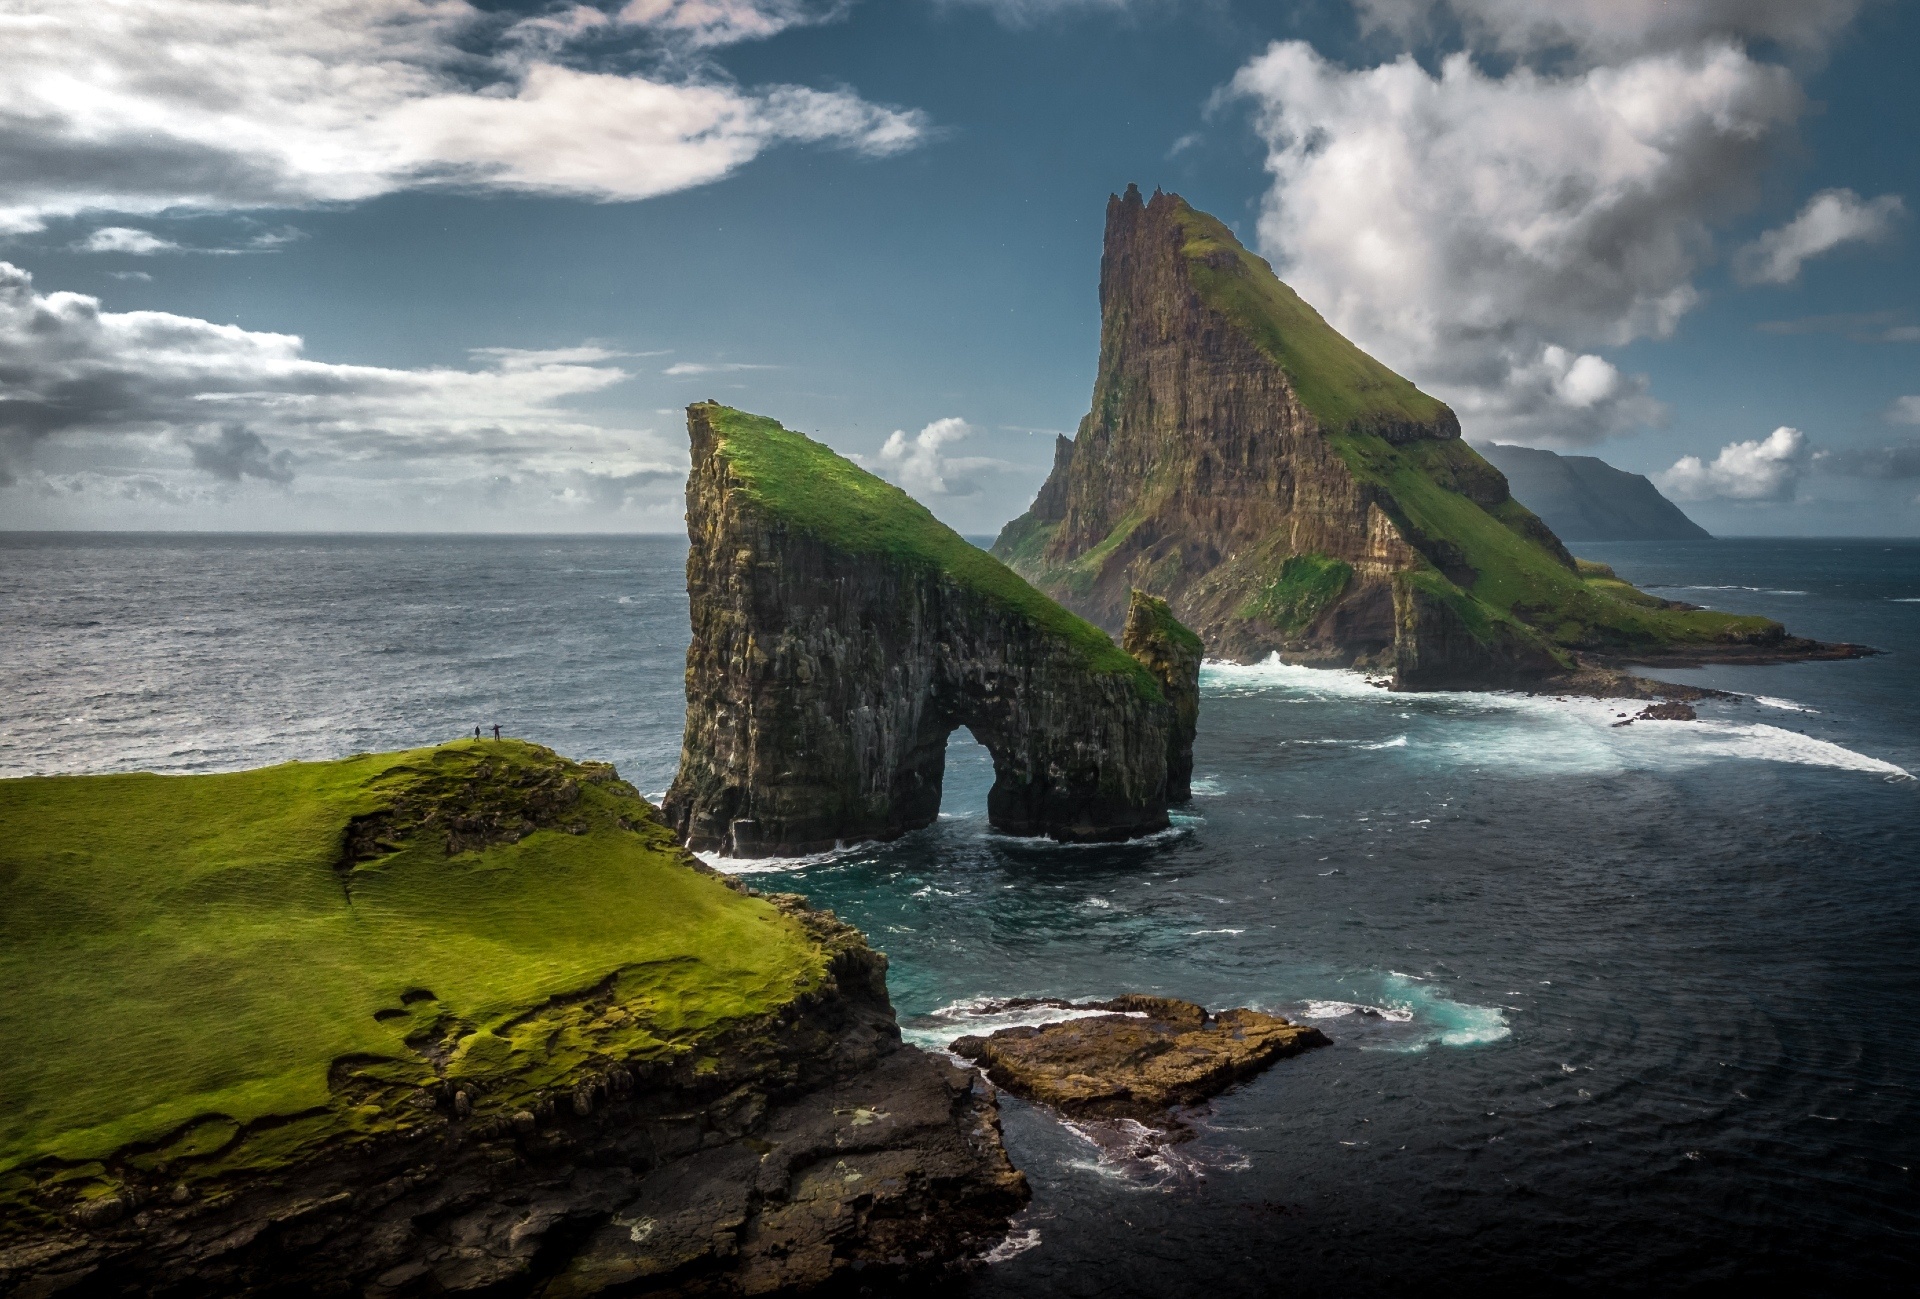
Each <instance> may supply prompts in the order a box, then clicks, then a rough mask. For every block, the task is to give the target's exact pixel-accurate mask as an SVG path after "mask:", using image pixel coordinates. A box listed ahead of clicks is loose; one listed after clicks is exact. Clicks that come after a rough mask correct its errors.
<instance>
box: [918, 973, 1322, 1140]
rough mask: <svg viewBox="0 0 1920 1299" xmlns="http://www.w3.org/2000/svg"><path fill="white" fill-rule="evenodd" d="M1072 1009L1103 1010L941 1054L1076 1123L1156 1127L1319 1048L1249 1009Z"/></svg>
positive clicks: (1138, 1002)
mask: <svg viewBox="0 0 1920 1299" xmlns="http://www.w3.org/2000/svg"><path fill="white" fill-rule="evenodd" d="M1078 1008H1079V1009H1089V1008H1092V1009H1099V1010H1105V1011H1111V1012H1113V1013H1111V1014H1105V1015H1092V1016H1086V1017H1083V1018H1079V1019H1070V1020H1067V1021H1065V1022H1064V1023H1058V1024H1047V1025H1044V1026H1042V1027H1039V1028H1030V1027H1020V1028H1003V1029H1001V1030H1000V1031H998V1032H996V1033H993V1034H991V1035H989V1036H985V1037H963V1038H960V1039H959V1040H958V1041H956V1042H954V1044H953V1045H952V1047H951V1048H950V1049H951V1050H952V1051H953V1053H954V1054H955V1055H958V1056H961V1057H963V1058H965V1059H968V1060H972V1061H974V1062H975V1063H977V1064H979V1065H980V1066H981V1067H982V1068H983V1069H985V1071H986V1074H987V1077H989V1078H991V1079H992V1080H993V1081H994V1082H995V1083H997V1084H999V1085H1000V1086H1001V1087H1004V1088H1006V1089H1007V1090H1008V1091H1010V1092H1012V1093H1013V1094H1014V1095H1016V1096H1019V1097H1022V1098H1024V1099H1026V1100H1031V1101H1036V1102H1038V1103H1040V1104H1042V1105H1048V1106H1051V1107H1053V1108H1054V1109H1056V1110H1059V1111H1060V1112H1061V1113H1063V1114H1067V1115H1071V1116H1074V1117H1084V1118H1107V1119H1111V1118H1132V1119H1140V1120H1143V1121H1147V1122H1153V1121H1156V1120H1158V1121H1161V1122H1165V1121H1166V1120H1167V1118H1168V1115H1169V1111H1171V1110H1173V1109H1175V1108H1177V1107H1181V1106H1188V1105H1197V1104H1199V1103H1200V1102H1202V1101H1204V1100H1206V1099H1208V1098H1209V1097H1212V1096H1215V1095H1218V1094H1219V1093H1220V1092H1222V1091H1224V1090H1226V1089H1227V1088H1228V1087H1230V1086H1232V1085H1233V1084H1234V1083H1236V1082H1239V1081H1241V1080H1242V1079H1245V1078H1250V1077H1252V1076H1253V1075H1254V1074H1257V1073H1259V1072H1260V1071H1261V1070H1263V1069H1265V1068H1266V1067H1267V1066H1268V1065H1270V1064H1272V1063H1273V1062H1274V1061H1276V1060H1280V1059H1283V1058H1285V1057H1286V1056H1290V1055H1298V1054H1299V1053H1301V1052H1302V1051H1307V1050H1310V1049H1312V1048H1313V1047H1316V1046H1326V1045H1328V1040H1327V1037H1326V1035H1325V1034H1324V1033H1322V1032H1321V1031H1320V1030H1319V1029H1317V1028H1312V1027H1310V1026H1306V1025H1300V1024H1292V1023H1289V1022H1288V1021H1286V1020H1284V1019H1281V1018H1279V1017H1277V1016H1274V1015H1266V1014H1262V1013H1261V1012H1259V1011H1257V1010H1222V1011H1218V1012H1215V1013H1212V1014H1209V1013H1208V1012H1207V1011H1206V1009H1205V1008H1203V1007H1201V1006H1198V1005H1195V1004H1194V1003H1193V1002H1190V1001H1179V1000H1175V999H1173V998H1171V997H1148V996H1138V995H1130V996H1124V997H1117V998H1115V999H1114V1000H1112V1001H1106V1002H1090V1003H1085V1004H1084V1005H1082V1006H1080V1007H1078Z"/></svg>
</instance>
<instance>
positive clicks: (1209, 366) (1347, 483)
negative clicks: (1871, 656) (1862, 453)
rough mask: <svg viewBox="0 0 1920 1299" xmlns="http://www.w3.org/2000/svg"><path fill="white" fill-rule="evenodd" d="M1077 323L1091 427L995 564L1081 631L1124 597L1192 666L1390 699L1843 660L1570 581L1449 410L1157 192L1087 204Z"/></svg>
mask: <svg viewBox="0 0 1920 1299" xmlns="http://www.w3.org/2000/svg"><path fill="white" fill-rule="evenodd" d="M1100 305H1101V337H1100V364H1099V371H1098V376H1097V378H1096V380H1095V384H1094V392H1093V405H1092V410H1091V412H1090V413H1089V414H1088V415H1087V416H1086V418H1085V419H1083V420H1082V421H1081V424H1080V429H1079V432H1078V435H1077V436H1076V437H1075V438H1074V439H1073V440H1072V441H1068V440H1066V439H1064V438H1062V439H1061V440H1060V441H1059V442H1058V444H1057V445H1056V448H1055V459H1054V468H1053V473H1052V475H1051V476H1050V477H1049V478H1048V480H1047V482H1046V485H1045V486H1043V487H1042V488H1041V490H1040V493H1039V495H1038V497H1037V498H1036V499H1035V501H1034V503H1033V506H1032V507H1031V508H1030V509H1029V510H1028V512H1027V513H1026V514H1024V515H1022V516H1021V517H1020V518H1018V519H1015V520H1014V521H1013V522H1012V523H1009V524H1008V525H1007V527H1006V529H1005V530H1004V531H1003V532H1002V533H1001V535H1000V537H999V539H998V541H997V542H996V543H995V545H994V548H993V550H994V553H995V554H996V555H998V556H1000V557H1001V558H1002V559H1004V560H1006V561H1007V563H1008V564H1009V565H1010V566H1011V567H1013V568H1014V569H1015V570H1016V571H1017V572H1020V573H1021V574H1023V575H1025V576H1026V577H1028V578H1030V579H1031V580H1032V581H1033V582H1034V583H1035V584H1036V585H1037V586H1039V587H1040V588H1041V589H1042V590H1045V591H1047V592H1049V593H1050V594H1052V595H1054V596H1055V597H1056V598H1058V599H1059V600H1060V601H1061V602H1062V603H1064V604H1066V605H1067V607H1069V608H1070V609H1073V610H1074V611H1076V612H1078V613H1081V614H1083V615H1085V616H1086V617H1087V618H1089V619H1091V620H1092V621H1094V622H1096V623H1099V624H1100V625H1102V626H1106V627H1118V626H1119V625H1120V622H1121V619H1122V618H1123V617H1124V616H1125V613H1126V610H1127V607H1128V601H1129V599H1130V592H1131V590H1132V589H1133V588H1134V587H1139V588H1141V589H1143V590H1145V591H1148V592H1150V593H1152V594H1155V595H1159V596H1162V597H1164V598H1165V599H1166V600H1167V601H1168V602H1169V603H1170V604H1171V606H1172V609H1173V612H1174V613H1175V614H1176V615H1177V616H1178V617H1179V618H1180V619H1181V620H1182V621H1183V622H1185V623H1186V624H1188V625H1189V626H1191V627H1192V628H1194V630H1196V631H1197V632H1199V633H1200V634H1201V635H1202V636H1203V637H1204V638H1205V639H1206V642H1207V645H1208V647H1209V651H1210V652H1211V653H1214V654H1217V655H1221V656H1224V657H1229V658H1234V659H1239V660H1242V661H1250V660H1253V659H1257V658H1261V657H1264V656H1265V655H1267V654H1269V653H1271V652H1274V651H1282V652H1284V653H1285V654H1286V655H1287V657H1288V658H1290V659H1292V660H1294V661H1300V662H1308V663H1324V664H1355V665H1360V666H1366V667H1371V668H1376V669H1390V670H1391V671H1392V672H1393V675H1394V681H1395V684H1396V686H1398V687H1401V688H1438V687H1446V686H1454V685H1506V684H1525V683H1529V682H1538V681H1541V680H1543V679H1546V678H1550V677H1552V678H1563V679H1564V678H1565V677H1566V674H1568V673H1570V672H1578V671H1580V670H1582V669H1587V668H1590V667H1591V666H1592V665H1593V664H1596V663H1604V662H1607V661H1614V660H1618V661H1659V660H1662V659H1666V658H1675V659H1684V660H1690V661H1691V660H1699V659H1703V658H1712V657H1719V656H1727V657H1738V658H1741V659H1744V660H1748V661H1755V660H1759V659H1762V658H1787V657H1806V656H1815V655H1826V654H1844V653H1848V652H1852V647H1846V646H1839V647H1835V646H1819V645H1816V644H1814V643H1813V642H1810V641H1803V640H1797V639H1794V638H1789V637H1788V636H1787V635H1786V633H1785V631H1784V629H1783V628H1782V627H1781V626H1780V625H1779V624H1778V623H1775V622H1771V621H1769V620H1767V619H1764V618H1752V617H1738V616H1733V615H1728V614H1722V613H1715V612H1712V611H1709V610H1702V609H1693V608H1688V607H1685V606H1679V605H1673V604H1669V603H1667V602H1664V601H1660V600H1657V599H1655V598H1653V597H1650V596H1646V595H1644V594H1642V593H1640V592H1638V591H1634V590H1633V589H1632V588H1631V587H1627V586H1626V585H1625V584H1624V583H1621V582H1619V581H1617V580H1613V581H1611V582H1604V581H1590V580H1588V578H1587V577H1586V576H1585V575H1583V574H1582V573H1581V572H1580V571H1579V568H1578V565H1577V564H1576V563H1575V561H1574V559H1573V557H1572V556H1571V555H1569V554H1568V552H1567V550H1566V547H1564V546H1563V545H1562V544H1561V543H1560V541H1559V539H1558V538H1556V537H1555V536H1554V535H1553V533H1552V532H1551V531H1550V530H1549V529H1548V528H1547V527H1546V525H1545V524H1543V523H1542V522H1541V521H1540V520H1539V519H1538V518H1536V517H1535V516H1534V515H1533V514H1532V513H1531V512H1529V511H1528V510H1527V509H1525V508H1524V507H1522V506H1521V505H1520V504H1519V503H1518V502H1516V501H1515V500H1513V498H1512V497H1511V495H1510V494H1509V493H1508V490H1507V483H1506V480H1505V479H1504V478H1503V477H1502V476H1501V474H1500V472H1499V471H1498V470H1496V469H1494V468H1493V467H1492V466H1491V465H1489V464H1487V462H1486V461H1485V460H1484V459H1482V458H1481V457H1480V456H1479V455H1478V454H1477V453H1476V452H1475V451H1474V450H1473V449H1472V448H1471V447H1469V446H1468V445H1467V444H1466V443H1465V442H1463V441H1462V440H1461V438H1460V428H1459V423H1458V421H1457V420H1456V419H1455V417H1454V415H1453V412H1452V411H1450V410H1449V409H1448V408H1447V407H1446V406H1445V405H1443V404H1442V403H1440V402H1439V401H1436V400H1435V399H1433V398H1432V397H1429V396H1427V395H1426V394H1425V393H1422V392H1421V391H1419V389H1417V388H1416V387H1414V385H1413V384H1411V383H1409V382H1408V381H1407V380H1405V379H1403V378H1401V377H1400V376H1399V375H1397V374H1394V373H1393V372H1392V371H1391V370H1388V369H1387V368H1386V367H1385V366H1383V365H1381V364H1380V363H1379V362H1378V361H1375V360H1374V359H1373V358H1372V357H1370V356H1368V355H1367V354H1366V353H1364V352H1362V351H1361V350H1360V349H1359V348H1357V347H1355V346H1354V345H1353V344H1352V343H1351V342H1349V341H1348V340H1347V339H1345V338H1343V337H1341V336H1340V334H1339V333H1337V332H1336V331H1335V330H1334V329H1333V328H1332V327H1331V326H1330V325H1328V324H1327V322H1326V321H1325V320H1323V319H1321V317H1320V316H1319V314H1318V313H1317V312H1315V311H1314V310H1313V308H1311V307H1309V306H1308V305H1307V304H1306V303H1304V302H1303V301H1301V300H1300V298H1299V297H1298V296H1297V295H1296V294H1294V292H1293V291H1292V290H1291V289H1289V288H1288V287H1287V286H1286V285H1285V284H1283V283H1281V281H1280V280H1279V279H1278V278H1277V277H1276V276H1275V275H1274V273H1273V271H1272V268H1271V267H1269V266H1268V265H1267V263H1266V262H1264V261H1263V260H1261V259H1260V258H1258V257H1256V256H1254V255H1253V254H1252V253H1250V252H1248V251H1247V250H1246V249H1245V248H1242V247H1241V246H1240V244H1239V242H1238V241H1237V240H1236V239H1235V238H1234V237H1233V234H1232V232H1230V231H1229V230H1228V229H1227V228H1226V227H1225V226H1224V225H1222V224H1221V223H1220V222H1218V221H1216V220H1215V219H1214V218H1212V217H1210V216H1207V215H1206V214H1205V213H1202V212H1197V211H1195V210H1194V209H1193V208H1192V207H1190V206H1188V204H1187V203H1186V202H1185V201H1184V200H1182V199H1181V198H1180V197H1178V196H1177V195H1173V194H1163V193H1157V192H1156V193H1155V194H1154V196H1153V199H1152V201H1151V202H1143V201H1142V199H1141V197H1140V193H1139V191H1138V190H1137V189H1135V188H1133V187H1131V186H1129V187H1128V190H1127V193H1126V194H1125V195H1124V196H1119V197H1115V198H1113V199H1112V200H1111V201H1110V202H1109V204H1108V208H1107V229H1106V246H1105V251H1104V255H1103V257H1102V260H1101V281H1100ZM1583 659H1584V660H1586V661H1584V662H1583ZM1589 675H1591V673H1590V672H1589Z"/></svg>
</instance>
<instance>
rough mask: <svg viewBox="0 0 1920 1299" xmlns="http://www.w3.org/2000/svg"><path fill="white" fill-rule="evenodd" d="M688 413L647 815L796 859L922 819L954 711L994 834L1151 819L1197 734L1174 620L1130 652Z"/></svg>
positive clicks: (694, 410)
mask: <svg viewBox="0 0 1920 1299" xmlns="http://www.w3.org/2000/svg"><path fill="white" fill-rule="evenodd" d="M687 426H688V431H689V434H690V436H691V439H692V447H693V472H692V475H691V477H690V478H689V479H688V482H687V531H688V535H689V537H690V538H691V540H692V542H693V548H692V550H691V552H690V553H689V555H688V557H687V590H688V594H689V597H690V601H691V614H692V620H693V641H692V644H691V646H690V648H689V649H688V651H687V723H686V732H685V738H684V741H683V747H682V750H681V758H680V770H679V773H678V774H677V775H676V776H675V777H674V781H673V786H672V788H671V789H670V790H669V791H668V793H667V797H666V801H665V811H666V815H667V817H668V819H669V821H670V822H671V823H672V824H673V826H674V827H675V828H676V829H677V830H678V831H679V832H680V833H681V835H682V836H683V837H684V840H685V842H686V843H687V844H688V846H690V847H692V848H694V849H696V850H703V851H705V850H712V851H718V852H721V853H724V854H728V855H734V856H743V857H752V856H768V855H782V854H797V853H808V852H816V851H820V850H823V849H829V848H832V847H833V846H834V845H835V844H836V843H842V842H851V841H856V840H861V839H890V838H893V837H896V836H898V835H900V834H903V833H905V832H907V831H909V830H913V829H916V828H918V827H920V826H924V825H928V824H930V823H931V822H932V821H933V820H934V819H935V817H936V816H937V815H938V814H939V809H940V786H941V777H942V774H943V772H944V769H945V764H946V744H947V736H948V735H949V734H950V733H951V732H952V731H953V730H954V729H955V728H956V727H961V726H964V727H967V728H968V729H969V730H970V731H971V732H972V733H973V735H974V738H975V739H977V740H979V741H980V743H981V744H983V745H985V746H986V748H987V749H988V751H989V752H990V753H991V754H992V756H993V764H994V784H993V788H992V790H991V792H990V793H989V794H988V798H987V814H988V817H989V819H990V821H991V822H992V824H993V825H994V826H995V827H996V828H997V829H999V830H1001V831H1004V832H1005V833H1008V834H1016V835H1049V836H1052V837H1054V838H1056V839H1061V840H1073V841H1096V840H1104V839H1124V838H1128V837H1132V836H1136V835H1141V834H1146V833H1150V832H1152V831H1155V830H1159V829H1161V828H1163V827H1165V826H1166V825H1167V804H1168V801H1169V797H1170V785H1169V779H1168V768H1169V761H1170V759H1174V760H1175V761H1180V760H1184V761H1186V762H1187V763H1188V764H1189V765H1190V764H1191V757H1190V754H1191V746H1192V719H1191V709H1189V708H1186V707H1185V704H1184V703H1169V701H1168V695H1167V691H1168V689H1169V688H1172V689H1174V690H1176V692H1177V691H1179V690H1182V689H1187V688H1188V687H1187V684H1184V683H1190V682H1191V681H1192V680H1193V677H1194V671H1196V670H1197V658H1198V656H1197V655H1192V656H1191V657H1192V659H1193V663H1192V664H1191V666H1189V665H1187V664H1186V663H1185V661H1184V660H1178V661H1177V660H1176V655H1175V645H1174V641H1173V639H1171V637H1172V636H1173V630H1172V629H1173V628H1174V627H1177V624H1175V623H1172V622H1171V618H1170V615H1169V616H1168V619H1167V625H1165V626H1163V627H1160V628H1159V629H1158V630H1157V631H1154V632H1152V633H1151V634H1149V633H1148V632H1146V631H1143V635H1144V636H1146V640H1145V641H1143V642H1142V645H1143V650H1142V652H1143V653H1147V654H1149V655H1150V656H1153V657H1152V662H1153V663H1154V664H1156V665H1158V666H1156V667H1155V668H1154V670H1149V669H1148V668H1147V667H1143V666H1142V665H1141V663H1140V662H1137V661H1136V660H1135V659H1134V658H1133V657H1130V656H1129V655H1128V654H1127V653H1126V652H1123V651H1122V650H1121V649H1120V648H1119V647H1118V646H1116V645H1114V644H1113V642H1112V641H1111V640H1110V639H1109V638H1108V637H1107V635H1106V634H1105V633H1103V632H1101V631H1100V630H1099V629H1098V628H1096V627H1093V626H1091V625H1089V624H1088V623H1086V622H1084V621H1083V620H1081V619H1079V618H1077V617H1074V616H1073V615H1072V614H1069V613H1067V612H1066V611H1065V610H1064V609H1062V608H1060V607H1059V606H1058V605H1056V604H1055V603H1054V602H1053V601H1051V600H1049V599H1047V598H1046V597H1045V596H1043V595H1041V594H1040V593H1039V592H1037V591H1035V590H1034V589H1033V588H1032V587H1030V586H1029V585H1028V584H1027V583H1026V582H1025V581H1023V580H1022V579H1021V578H1019V577H1018V576H1017V575H1015V574H1014V573H1012V572H1011V571H1010V570H1008V569H1007V568H1006V567H1005V566H1004V565H1002V564H1001V563H999V562H998V561H997V560H995V559H993V558H992V557H991V556H989V555H987V554H986V553H985V552H983V551H981V550H979V549H978V548H977V547H974V546H972V545H970V544H968V543H967V542H966V541H964V540H963V539H962V538H961V537H960V536H959V535H958V534H956V533H954V532H953V531H952V530H951V529H949V528H947V527H946V526H945V525H943V524H941V523H940V522H939V521H938V520H936V519H934V518H933V516H932V515H931V514H929V513H928V512H927V511H926V509H925V508H924V507H922V506H920V505H919V504H918V503H917V502H915V501H914V500H913V499H912V498H911V497H909V496H907V495H906V494H905V493H904V492H901V491H900V490H899V489H898V488H896V487H893V486H892V485H891V484H888V483H885V482H883V481H881V480H880V479H878V478H875V477H874V476H873V475H871V474H868V473H866V472H865V471H864V470H862V469H860V468H859V467H858V466H855V465H853V464H851V463H849V462H848V461H846V460H844V459H842V458H841V457H839V456H837V455H835V454H834V453H833V452H832V451H830V450H828V449H827V448H826V447H824V446H822V445H820V444H819V443H817V442H813V441H811V440H810V439H808V438H805V437H803V436H802V435H800V434H798V433H794V432H791V431H789V430H787V429H783V428H781V427H780V426H779V425H778V424H776V423H775V422H774V421H772V420H768V419H763V418H761V417H758V416H753V415H747V414H744V413H742V412H739V411H733V410H729V409H727V408H726V407H722V406H718V405H715V404H713V403H702V404H698V405H695V406H692V407H689V408H688V412H687ZM1179 630H1180V631H1183V632H1184V630H1185V629H1184V628H1181V629H1179ZM1189 634H1190V633H1189ZM1189 693H1191V692H1190V691H1189ZM1180 698H1181V700H1185V699H1186V696H1184V695H1183V696H1180ZM1182 755H1184V756H1182ZM1183 791H1184V778H1182V780H1181V781H1180V784H1179V786H1178V788H1175V789H1173V790H1172V793H1173V794H1174V795H1178V794H1179V793H1181V792H1183Z"/></svg>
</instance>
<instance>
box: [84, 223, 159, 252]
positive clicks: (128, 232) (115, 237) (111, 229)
mask: <svg viewBox="0 0 1920 1299" xmlns="http://www.w3.org/2000/svg"><path fill="white" fill-rule="evenodd" d="M74 251H75V252H78V253H131V254H132V255H133V256H135V257H149V256H152V255H153V254H154V253H177V252H179V251H180V245H179V244H177V243H175V242H174V241H173V240H171V239H162V238H161V237H160V236H159V235H156V234H154V233H153V232H152V231H150V230H135V229H133V228H131V227H129V226H102V227H101V228H100V229H98V230H96V231H94V232H93V233H92V234H90V235H88V236H87V237H86V238H85V239H83V240H81V241H80V242H79V243H77V244H75V245H74Z"/></svg>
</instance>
